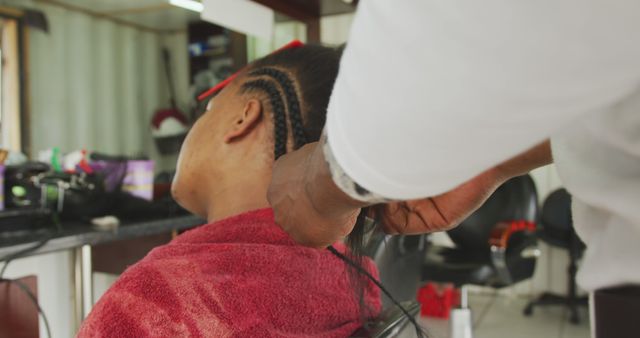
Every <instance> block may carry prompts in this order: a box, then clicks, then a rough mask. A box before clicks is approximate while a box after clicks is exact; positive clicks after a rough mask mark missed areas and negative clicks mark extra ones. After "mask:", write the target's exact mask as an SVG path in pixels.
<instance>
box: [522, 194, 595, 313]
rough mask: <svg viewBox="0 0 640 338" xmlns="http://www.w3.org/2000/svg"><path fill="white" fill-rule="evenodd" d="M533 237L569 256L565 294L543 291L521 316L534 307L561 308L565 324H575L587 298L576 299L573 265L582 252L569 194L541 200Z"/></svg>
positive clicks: (574, 269) (550, 196)
mask: <svg viewBox="0 0 640 338" xmlns="http://www.w3.org/2000/svg"><path fill="white" fill-rule="evenodd" d="M536 234H537V236H538V237H539V238H540V239H542V240H543V241H545V242H546V243H548V244H549V245H552V246H555V247H559V248H564V249H566V250H567V252H568V253H569V267H568V268H567V272H568V275H569V278H568V288H567V289H568V292H567V295H557V294H553V293H549V292H545V293H543V294H542V295H541V296H540V297H539V298H538V299H536V300H533V301H531V302H529V304H527V306H526V307H525V309H524V314H525V315H527V316H531V315H532V314H533V309H534V307H536V306H546V305H564V306H566V307H568V308H569V311H570V316H569V321H570V322H571V323H573V324H579V323H580V316H579V314H578V307H579V306H586V305H587V304H588V299H587V297H578V296H577V286H576V272H577V270H578V264H577V262H578V260H579V259H580V257H581V256H582V253H583V252H584V249H585V245H584V243H582V242H581V241H580V239H579V238H578V235H577V234H576V231H575V229H574V228H573V221H572V219H571V195H569V193H568V192H567V191H566V190H565V189H558V190H556V191H554V192H552V193H551V194H550V195H549V196H548V197H547V199H546V200H545V201H544V204H543V206H542V215H541V217H540V226H539V229H538V231H537V233H536Z"/></svg>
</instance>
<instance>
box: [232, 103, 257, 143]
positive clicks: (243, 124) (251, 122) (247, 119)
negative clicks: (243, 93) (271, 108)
mask: <svg viewBox="0 0 640 338" xmlns="http://www.w3.org/2000/svg"><path fill="white" fill-rule="evenodd" d="M261 119H262V103H261V102H260V101H259V100H256V99H251V100H249V101H247V103H246V104H245V105H244V108H243V111H242V113H241V114H240V115H238V116H237V118H236V119H235V121H234V122H233V125H232V126H231V129H230V130H229V131H228V132H227V133H226V134H225V135H224V142H225V143H230V142H232V141H233V140H235V139H237V138H240V137H244V136H246V135H248V134H249V133H250V132H251V130H253V128H254V127H256V126H257V125H258V123H260V120H261Z"/></svg>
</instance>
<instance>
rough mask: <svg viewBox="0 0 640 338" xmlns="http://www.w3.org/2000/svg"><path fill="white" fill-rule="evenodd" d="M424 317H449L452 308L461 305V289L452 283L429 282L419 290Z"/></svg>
mask: <svg viewBox="0 0 640 338" xmlns="http://www.w3.org/2000/svg"><path fill="white" fill-rule="evenodd" d="M418 302H419V303H420V305H421V306H420V315H421V316H422V317H436V318H444V319H448V318H449V313H451V309H452V308H453V307H456V306H458V305H460V291H459V290H458V289H456V288H454V287H453V285H452V284H445V285H442V286H441V285H438V284H437V283H427V284H425V285H424V286H423V287H421V288H420V289H419V290H418Z"/></svg>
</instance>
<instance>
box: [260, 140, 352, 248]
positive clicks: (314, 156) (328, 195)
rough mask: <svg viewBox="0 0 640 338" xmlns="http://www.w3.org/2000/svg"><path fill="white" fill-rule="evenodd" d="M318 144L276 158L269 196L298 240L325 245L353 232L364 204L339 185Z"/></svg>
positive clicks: (277, 216) (280, 218)
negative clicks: (334, 180) (333, 177)
mask: <svg viewBox="0 0 640 338" xmlns="http://www.w3.org/2000/svg"><path fill="white" fill-rule="evenodd" d="M317 145H318V143H317V142H316V143H310V144H307V145H305V146H304V147H302V148H300V149H299V150H297V151H294V152H291V153H289V154H287V155H284V156H282V157H281V158H280V159H278V161H276V163H275V165H274V168H273V177H272V180H271V185H270V186H269V191H268V195H267V196H268V200H269V203H270V204H271V206H272V207H273V211H274V213H275V219H276V223H278V224H279V225H280V226H281V227H282V229H283V230H284V231H286V232H287V233H288V234H289V235H290V236H291V237H292V238H293V239H294V240H295V241H296V242H298V243H300V244H302V245H306V246H310V247H315V248H325V247H327V246H329V245H331V244H333V243H335V242H336V241H338V240H340V239H342V238H343V237H345V236H346V235H347V234H349V233H350V232H351V230H352V229H353V226H354V224H355V222H356V218H357V216H358V214H359V212H360V207H361V205H359V202H357V201H354V200H352V199H351V198H349V197H348V196H347V195H345V194H344V193H343V192H342V191H341V190H340V189H339V188H338V187H336V186H335V184H334V183H333V180H332V178H331V174H330V172H329V169H328V167H327V164H326V163H325V161H324V156H323V154H322V149H321V148H320V147H319V146H317Z"/></svg>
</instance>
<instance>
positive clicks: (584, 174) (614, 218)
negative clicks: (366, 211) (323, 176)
mask: <svg viewBox="0 0 640 338" xmlns="http://www.w3.org/2000/svg"><path fill="white" fill-rule="evenodd" d="M639 83H640V1H636V0H600V1H593V0H592V1H580V0H555V1H551V0H541V1H521V0H520V1H519V0H516V1H513V0H511V1H508V0H504V1H499V0H488V1H471V0H467V1H463V0H459V1H450V0H440V1H437V0H403V1H388V0H367V1H362V2H361V3H360V5H359V9H358V12H357V14H356V17H355V20H354V23H353V26H352V31H351V35H350V39H349V43H348V45H347V48H346V50H345V52H344V56H343V59H342V62H341V69H340V73H339V75H338V79H337V81H336V84H335V88H334V92H333V95H332V98H331V102H330V104H329V111H328V118H327V130H326V132H327V137H328V145H329V147H330V149H331V152H332V153H333V156H334V157H335V160H336V162H337V163H338V164H339V165H340V167H341V168H342V169H343V170H344V172H345V173H346V174H347V175H348V176H350V177H351V178H352V179H353V180H354V181H355V182H357V183H358V184H359V185H360V186H362V187H363V188H365V189H367V190H369V191H371V192H372V193H374V194H378V195H381V196H384V197H388V198H393V199H413V198H420V197H426V196H433V195H436V194H439V193H442V192H445V191H448V190H450V189H452V188H454V187H456V186H457V185H459V184H460V183H462V182H464V181H466V180H468V179H470V178H472V177H473V176H475V175H477V174H479V173H480V172H482V171H484V170H485V169H488V168H490V167H492V166H494V165H495V164H497V163H499V162H502V161H504V160H506V159H508V158H510V157H512V156H514V155H516V154H518V153H520V152H522V151H524V150H526V149H528V148H529V147H531V146H533V145H535V144H537V143H539V142H541V141H542V140H544V139H546V138H549V137H551V136H553V137H554V142H553V143H554V155H555V160H556V162H557V164H558V169H559V171H560V172H561V176H562V177H563V179H564V181H565V184H566V186H567V188H568V189H569V191H570V192H572V193H573V194H574V195H575V200H576V201H578V202H577V203H576V206H575V215H574V218H575V222H574V223H575V226H576V228H578V232H579V234H580V235H581V236H582V238H583V239H584V240H585V242H587V245H588V247H589V249H588V253H587V254H586V258H585V262H584V268H583V269H582V272H581V274H580V280H581V282H582V286H583V287H586V288H587V289H595V288H599V287H603V286H609V285H615V284H618V283H622V282H634V283H638V284H640V263H638V261H640V186H639V185H638V184H639V180H640V153H639V150H638V149H640V141H639V138H640V129H639V128H638V127H639V125H640V122H638V119H639V116H640V103H637V102H636V100H637V97H638V95H640V93H638V85H639ZM621 106H626V107H627V108H626V109H624V110H620V107H621ZM621 121H623V122H621ZM556 136H557V137H556ZM585 140H588V141H585ZM597 149H601V150H602V152H601V153H600V152H598V153H597V154H596V151H595V150H597ZM596 164H597V165H596ZM622 172H624V175H623V174H621V173H622ZM603 187H609V188H607V189H605V188H603ZM620 187H624V188H625V189H626V190H623V189H622V188H620ZM621 201H624V203H622V202H621ZM594 210H597V213H598V215H599V216H601V217H603V218H604V219H606V222H604V221H602V220H597V221H596V218H593V217H585V215H589V214H592V213H593V212H595V211H594ZM605 215H607V216H606V217H605ZM605 234H608V236H605ZM602 237H606V238H602ZM596 238H597V240H596ZM631 243H634V244H633V245H630V244H631ZM610 254H611V255H613V256H610ZM621 257H625V260H623V261H618V260H616V259H619V258H621ZM632 258H635V261H633V260H632ZM603 264H604V265H608V267H607V268H608V269H609V270H611V271H609V270H607V271H609V272H610V273H609V275H611V276H612V277H611V278H604V277H602V276H596V275H598V274H599V273H601V272H598V271H599V270H598V269H601V268H604V266H601V265H603ZM629 264H630V265H629ZM627 270H629V271H627ZM600 271H601V270H600Z"/></svg>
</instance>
